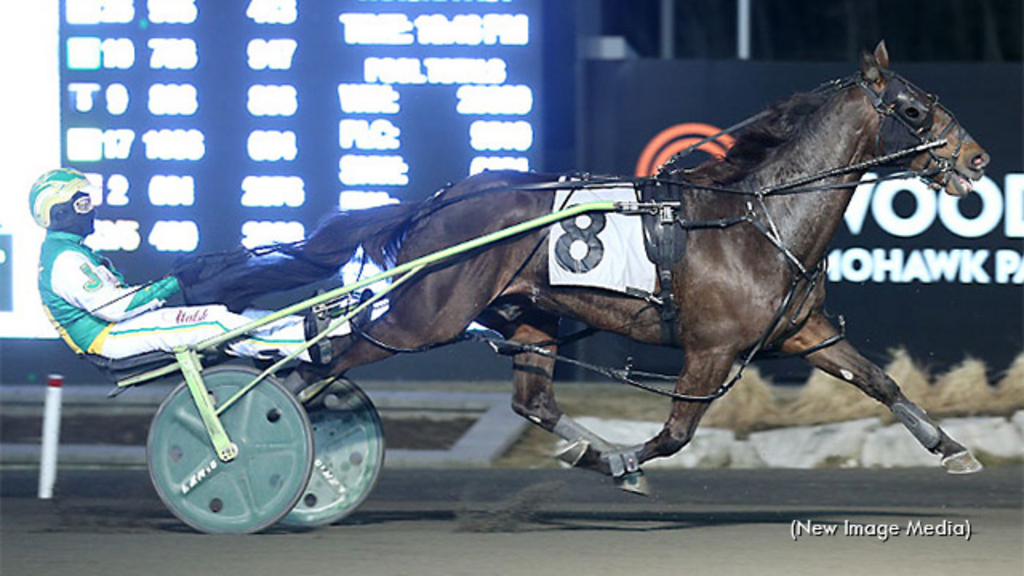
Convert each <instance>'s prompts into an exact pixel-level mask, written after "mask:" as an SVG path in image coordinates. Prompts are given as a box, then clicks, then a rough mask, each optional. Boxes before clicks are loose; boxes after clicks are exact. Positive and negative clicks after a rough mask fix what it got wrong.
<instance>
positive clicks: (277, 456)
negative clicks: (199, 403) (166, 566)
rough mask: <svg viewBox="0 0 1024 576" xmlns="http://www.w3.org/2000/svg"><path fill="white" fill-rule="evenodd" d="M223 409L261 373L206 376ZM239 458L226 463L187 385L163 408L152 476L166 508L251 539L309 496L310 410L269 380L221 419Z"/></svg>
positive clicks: (150, 455) (154, 436) (238, 370)
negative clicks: (209, 434)
mask: <svg viewBox="0 0 1024 576" xmlns="http://www.w3.org/2000/svg"><path fill="white" fill-rule="evenodd" d="M202 375H203V381H204V382H205V383H206V387H207V389H208V390H209V392H210V394H211V395H212V396H213V398H214V402H215V405H216V403H217V402H223V401H225V400H227V399H228V398H230V397H231V396H233V395H234V394H235V392H237V391H238V390H239V389H240V388H242V387H243V386H245V385H246V384H248V383H250V382H252V381H253V380H254V379H255V378H256V376H258V375H259V371H257V370H255V369H253V368H249V367H243V366H220V367H217V368H211V369H210V370H206V371H204V372H203V374H202ZM220 419H221V422H222V423H223V424H224V429H225V431H226V432H227V434H228V436H229V437H230V439H231V441H232V442H233V443H234V444H235V445H236V446H238V456H237V457H236V458H235V459H234V460H232V461H230V462H222V461H220V460H219V459H218V458H217V456H216V453H215V452H214V449H213V446H212V444H211V442H210V438H209V436H208V435H207V432H206V428H205V427H204V426H203V422H202V420H201V419H200V416H199V412H198V410H197V408H196V406H195V403H194V402H193V400H192V395H191V394H190V392H189V389H188V386H187V385H186V384H184V383H182V384H181V385H180V386H178V387H177V388H175V390H174V391H173V392H171V394H170V395H169V396H168V397H167V398H166V399H165V400H164V401H163V403H162V404H161V405H160V409H159V410H158V411H157V413H156V416H154V417H153V424H152V426H151V427H150V430H149V440H148V442H147V447H146V448H147V450H146V451H147V461H148V466H149V476H150V478H151V479H152V480H153V485H154V486H155V487H156V491H157V494H159V495H160V499H161V500H163V502H164V504H166V505H167V507H168V508H169V509H170V510H171V512H173V513H174V515H175V516H177V517H178V518H179V519H181V520H182V521H183V522H185V523H186V524H188V525H189V526H191V527H193V528H195V529H196V530H199V531H200V532H215V533H249V532H257V531H260V530H263V529H264V528H266V527H268V526H270V525H271V524H274V523H275V522H277V521H278V520H280V519H281V518H282V517H283V516H284V515H285V514H287V513H288V511H289V510H291V509H292V508H293V507H294V506H295V503H296V502H297V501H298V499H299V498H300V497H301V496H302V494H303V489H304V488H305V487H306V483H307V482H308V480H309V474H310V470H311V467H312V461H313V437H312V434H311V431H310V424H309V419H308V418H307V416H306V411H305V409H304V408H303V407H302V405H301V404H299V402H298V401H297V400H296V399H295V397H294V396H293V395H292V394H291V393H289V392H288V391H287V390H286V389H285V388H284V387H282V386H281V385H280V384H279V383H278V382H277V380H275V379H274V378H266V379H265V380H264V381H262V382H260V383H259V384H258V385H256V386H255V387H253V388H252V389H251V390H249V392H248V393H246V394H245V395H244V396H243V397H242V398H241V399H239V400H238V402H237V403H235V404H234V405H232V406H231V407H230V408H229V409H227V410H225V411H224V413H223V414H221V415H220Z"/></svg>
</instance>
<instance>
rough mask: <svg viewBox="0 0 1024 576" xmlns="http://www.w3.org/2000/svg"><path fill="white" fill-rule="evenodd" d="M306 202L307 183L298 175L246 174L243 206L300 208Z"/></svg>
mask: <svg viewBox="0 0 1024 576" xmlns="http://www.w3.org/2000/svg"><path fill="white" fill-rule="evenodd" d="M305 202H306V183H305V182H303V180H302V178H299V177H298V176H246V177H245V178H244V179H243V180H242V206H246V207H261V208H270V207H284V206H287V207H289V208H298V207H299V206H302V205H303V204H304V203H305Z"/></svg>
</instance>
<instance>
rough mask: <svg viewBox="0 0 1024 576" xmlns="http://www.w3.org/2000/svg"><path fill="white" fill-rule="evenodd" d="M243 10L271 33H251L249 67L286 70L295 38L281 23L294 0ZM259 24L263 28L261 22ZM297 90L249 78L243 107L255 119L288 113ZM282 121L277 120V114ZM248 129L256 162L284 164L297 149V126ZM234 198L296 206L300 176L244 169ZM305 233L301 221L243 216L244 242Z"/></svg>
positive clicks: (302, 192) (250, 204) (262, 2)
mask: <svg viewBox="0 0 1024 576" xmlns="http://www.w3.org/2000/svg"><path fill="white" fill-rule="evenodd" d="M245 15H246V17H247V18H249V19H250V20H251V21H253V22H254V23H256V24H259V25H261V27H262V26H267V27H268V28H267V31H268V33H271V34H273V35H274V36H275V37H274V38H252V39H250V40H249V41H248V43H247V44H246V45H245V55H246V63H247V65H248V67H249V69H250V70H253V71H257V72H260V71H288V70H291V68H292V64H293V62H294V59H295V54H296V52H297V51H298V48H299V42H298V41H296V40H295V39H293V38H283V37H280V36H282V35H284V33H283V32H282V30H287V28H283V29H282V28H281V27H282V26H288V25H291V24H295V22H296V21H297V20H298V17H299V9H298V2H297V1H296V0H250V1H249V3H248V5H247V7H246V11H245ZM261 29H262V28H261ZM299 102H300V93H299V89H298V88H297V87H296V85H295V84H292V83H287V84H284V83H282V84H270V83H256V84H251V85H250V86H248V88H247V89H246V91H245V109H246V111H247V112H248V113H249V116H251V117H253V118H256V119H263V118H274V117H276V118H281V119H290V118H292V117H294V116H295V115H296V114H297V113H298V111H299ZM278 122H281V120H278ZM275 127H277V128H285V129H276V128H275V129H270V127H269V126H262V127H259V128H256V129H254V130H250V131H249V134H248V136H247V137H246V141H245V148H246V153H247V155H248V157H249V160H250V161H252V162H254V163H258V164H269V165H271V166H282V167H283V166H287V164H282V163H286V162H293V161H295V160H296V159H297V158H298V157H299V154H300V152H301V151H300V150H299V145H298V142H299V140H298V136H297V132H296V130H294V129H287V126H284V127H282V126H281V124H280V123H278V124H275ZM241 192H242V193H241V197H240V201H239V204H240V205H241V206H242V207H243V208H244V209H259V208H263V209H265V208H300V207H302V206H303V205H304V204H305V203H306V184H305V181H304V180H303V179H302V178H301V177H299V176H295V175H287V174H279V175H247V176H244V177H243V178H242V180H241ZM304 237H305V227H304V226H303V225H302V223H301V222H296V221H291V220H246V221H245V222H244V223H243V224H242V244H243V245H244V246H246V247H248V248H253V247H256V246H264V245H268V244H274V243H278V242H296V241H299V240H302V239H303V238H304Z"/></svg>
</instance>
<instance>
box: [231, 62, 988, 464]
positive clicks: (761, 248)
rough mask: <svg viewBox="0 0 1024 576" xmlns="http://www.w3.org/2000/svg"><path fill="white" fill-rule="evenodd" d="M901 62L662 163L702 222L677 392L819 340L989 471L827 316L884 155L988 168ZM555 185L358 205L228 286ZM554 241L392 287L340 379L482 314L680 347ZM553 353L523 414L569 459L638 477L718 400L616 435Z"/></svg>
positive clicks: (692, 259)
mask: <svg viewBox="0 0 1024 576" xmlns="http://www.w3.org/2000/svg"><path fill="white" fill-rule="evenodd" d="M888 60H889V58H888V54H887V52H886V49H885V45H884V43H880V44H879V46H878V47H877V48H876V49H875V51H874V54H868V53H865V54H864V56H863V58H862V66H861V70H860V71H859V72H858V73H857V74H855V75H853V76H851V77H850V78H848V79H845V80H842V81H836V82H834V83H832V84H831V85H829V86H828V87H827V88H826V89H824V90H818V91H815V92H813V93H807V94H798V95H796V96H794V97H792V98H790V99H788V100H786V101H784V102H781V103H779V104H777V105H775V106H774V107H772V108H771V109H770V110H769V111H768V112H767V114H766V115H765V116H764V117H762V118H761V119H760V120H759V121H758V122H756V123H755V124H753V125H751V126H750V127H749V128H747V129H745V130H744V132H742V133H741V134H740V135H739V137H738V139H737V142H736V144H735V145H734V146H733V147H732V149H731V150H730V151H729V153H728V155H727V156H726V157H725V159H724V160H722V161H719V162H712V163H709V164H705V165H703V166H700V167H697V168H696V169H692V170H682V169H674V168H669V169H667V170H665V171H664V172H663V173H662V174H661V176H660V179H661V180H662V181H664V182H673V183H675V184H677V186H675V187H674V189H675V190H676V192H675V194H676V196H675V198H674V199H675V200H676V201H678V202H681V208H680V210H679V212H678V213H677V214H676V222H677V223H679V224H680V225H682V226H684V227H688V228H689V232H688V248H687V250H686V252H685V256H684V257H683V258H682V259H681V260H680V261H679V262H678V263H677V264H676V265H675V266H674V267H673V268H672V270H671V294H672V296H673V297H674V301H675V305H676V306H677V307H678V317H677V320H676V321H675V322H674V323H673V325H672V326H673V329H674V330H675V332H676V333H675V334H674V335H673V336H674V337H675V338H674V339H675V340H677V341H678V348H677V351H676V352H672V353H677V354H678V353H683V352H685V369H684V370H683V372H682V373H681V374H680V375H679V376H678V380H677V382H676V384H675V388H674V390H675V392H676V393H677V394H680V395H690V396H703V397H709V396H714V395H715V394H716V392H718V391H720V390H721V387H722V385H723V382H725V381H726V379H727V377H728V375H729V372H730V368H731V366H733V364H734V362H736V360H737V358H745V357H746V356H747V353H748V352H749V351H751V350H760V349H767V348H771V349H775V350H779V351H782V352H787V353H801V352H804V353H807V354H806V355H805V358H806V360H807V361H808V362H809V363H810V364H812V365H813V366H815V367H817V368H820V369H822V370H824V371H825V372H827V373H829V374H831V375H833V376H836V377H838V378H841V379H843V380H845V381H847V382H849V383H851V384H852V385H854V386H857V387H858V388H860V389H861V390H863V391H864V393H866V394H868V395H869V396H871V397H872V398H875V399H876V400H878V401H879V402H882V403H883V404H885V405H886V406H888V407H889V408H890V409H891V410H892V411H893V413H894V414H895V415H896V416H897V417H898V418H899V419H900V420H901V421H902V422H903V423H904V424H905V425H906V426H907V428H908V429H909V430H910V431H911V433H912V434H913V435H914V436H915V437H916V438H917V439H918V440H919V441H920V442H921V444H922V445H924V447H925V448H926V449H928V450H930V451H932V452H933V453H936V454H938V455H940V456H941V457H942V463H943V465H944V466H945V467H946V468H947V469H948V470H949V471H950V472H973V471H975V470H977V469H979V468H980V465H979V464H978V463H977V461H976V460H975V459H974V457H973V456H972V455H971V454H970V452H969V451H967V450H966V449H965V448H964V447H963V446H962V445H960V444H959V443H957V442H956V441H954V440H953V439H951V438H950V437H949V436H947V435H946V434H945V433H944V432H943V431H942V430H941V429H940V428H939V427H938V426H937V425H936V424H935V423H934V422H932V421H931V420H930V419H929V418H928V417H927V416H926V415H925V414H924V412H923V411H922V410H921V409H920V408H918V407H917V406H916V405H915V404H914V403H912V402H911V401H910V400H908V399H907V398H906V397H905V396H904V395H903V393H902V392H901V391H900V389H899V387H898V386H897V385H896V383H895V382H893V380H892V379H890V378H889V377H888V376H887V375H886V374H885V373H884V372H883V371H882V370H881V369H880V368H879V367H878V366H876V365H875V364H873V363H872V362H870V361H868V360H867V359H865V358H864V357H863V356H861V355H860V354H859V353H858V352H857V351H856V350H855V349H854V348H853V346H851V345H850V344H849V343H847V342H846V341H843V340H841V339H840V338H838V334H837V330H836V328H835V327H834V326H833V325H832V323H831V322H829V320H827V319H826V318H825V316H824V315H823V313H822V310H823V303H824V296H825V291H824V286H823V282H821V281H819V280H820V277H819V275H818V273H817V272H816V271H818V270H819V269H820V263H821V262H822V259H823V256H824V255H825V253H826V248H827V247H828V244H829V242H830V241H831V239H832V237H833V236H834V234H835V233H836V230H837V228H838V227H839V224H840V222H841V220H842V217H843V212H844V210H845V209H846V206H847V204H848V202H849V200H850V197H851V196H852V194H853V188H854V186H855V185H856V183H857V182H858V181H859V179H860V177H861V176H862V174H863V173H864V172H865V170H866V167H868V166H870V165H871V162H872V161H873V160H875V159H878V158H880V157H881V158H882V159H883V160H886V159H891V161H890V162H887V163H889V164H897V165H900V166H902V167H903V168H906V169H908V170H910V171H912V172H914V173H916V174H917V175H918V176H920V177H922V178H925V179H926V180H927V181H928V182H930V183H931V184H932V185H933V187H935V188H944V189H945V190H946V191H947V192H948V193H950V194H954V195H963V194H966V193H967V192H969V191H970V190H971V180H977V179H978V178H980V177H981V175H982V172H983V170H984V168H985V166H986V165H987V164H988V155H987V154H986V153H985V151H984V150H983V149H982V148H981V147H980V146H979V145H978V144H977V143H976V142H975V141H974V140H973V139H972V138H971V137H970V135H969V134H968V133H967V132H966V131H965V130H964V129H963V128H962V127H960V125H959V124H957V122H956V120H955V118H954V117H953V115H952V114H951V113H950V112H949V111H948V110H947V109H946V108H944V107H942V106H940V105H938V104H937V102H936V100H935V98H934V97H932V96H931V95H929V94H927V93H925V92H922V91H920V90H918V89H917V88H916V87H914V86H913V85H912V84H910V83H908V82H907V81H905V80H904V79H903V78H902V77H900V76H899V75H896V74H894V73H892V72H890V71H889V69H888V68H889V66H888V64H889V62H888ZM943 139H944V140H945V143H942V142H941V140H943ZM929 143H931V147H930V148H929V147H928V146H927V144H929ZM921 144H926V146H920V145H921ZM915 147H916V148H915ZM910 151H913V152H912V153H911V152H910ZM893 153H895V154H893ZM886 155H889V156H886ZM554 180H555V178H554V177H549V176H544V175H536V174H523V173H510V172H501V173H485V174H481V175H477V176H474V177H471V178H469V179H467V180H465V181H463V182H460V183H458V184H456V185H454V186H451V187H449V188H447V189H445V190H444V191H442V192H440V193H439V194H437V195H436V196H434V197H433V198H431V199H429V200H427V201H425V202H424V203H421V204H413V205H409V204H402V205H393V206H384V207H380V208H376V209H370V210H365V211H354V212H343V213H341V214H338V215H336V216H334V217H332V218H331V219H329V220H327V221H326V222H325V223H324V224H322V225H321V226H320V227H319V228H318V229H317V230H316V231H315V232H314V233H313V234H312V235H311V236H310V238H309V239H308V240H307V241H306V242H305V244H304V245H302V246H301V247H300V248H296V249H294V250H292V251H291V254H290V256H288V257H284V258H277V259H276V260H274V262H273V263H265V264H266V265H265V266H263V269H262V270H261V271H259V273H258V274H257V273H256V272H254V271H253V270H250V271H249V272H253V274H255V275H249V276H246V281H245V282H244V285H241V284H236V285H235V286H234V287H233V288H231V289H230V290H229V292H230V293H231V297H233V298H235V299H236V300H235V302H245V301H247V300H248V299H250V298H252V297H255V296H257V295H258V294H259V293H261V292H267V291H271V290H275V289H280V288H288V287H292V286H295V285H297V284H300V283H302V282H306V281H311V280H316V279H320V278H323V277H326V276H327V275H329V274H333V273H335V272H336V270H337V267H338V266H340V265H341V264H343V263H344V262H346V261H347V260H348V259H349V258H351V257H352V254H353V252H354V251H355V250H356V249H357V248H359V247H362V249H363V250H364V253H365V254H366V255H367V256H369V257H370V258H372V259H374V260H376V261H378V262H381V263H386V264H391V265H394V264H400V263H403V262H408V261H410V260H412V259H415V258H418V257H420V256H423V255H426V254H430V253H433V252H436V251H438V250H441V249H443V248H447V247H449V246H452V245H454V244H456V243H459V242H462V241H465V240H468V239H472V238H475V237H478V236H481V235H483V234H486V233H490V232H493V231H496V230H500V229H503V228H507V227H510V226H512V225H515V224H518V223H520V222H523V221H525V220H528V219H531V218H534V217H537V216H540V215H543V214H546V213H550V211H551V210H552V203H553V196H554V193H553V192H552V191H551V190H550V189H545V185H547V184H550V183H551V182H553V181H554ZM794 183H796V184H794ZM693 223H704V224H702V225H694V224H693ZM547 238H548V231H547V230H546V229H539V230H534V231H532V232H527V233H524V234H522V235H519V236H517V237H514V238H512V239H509V240H506V241H503V242H501V243H498V244H495V245H491V246H488V247H486V248H483V249H479V250H476V251H473V252H470V253H468V254H465V255H463V256H461V257H458V258H456V259H454V260H451V261H446V262H444V263H441V264H438V265H435V266H433V267H432V268H431V269H429V270H428V273H425V274H422V275H421V276H419V277H418V278H417V279H415V280H413V281H411V282H409V283H407V284H404V285H403V286H401V287H400V288H398V289H397V290H396V291H395V292H394V293H393V294H391V295H390V296H389V299H390V310H389V311H388V313H387V314H386V315H384V316H383V317H382V318H381V319H379V320H378V321H376V322H374V323H372V324H370V325H367V326H366V327H365V331H366V333H367V334H369V335H370V336H371V338H361V337H358V336H348V337H344V338H337V339H334V340H333V350H334V353H335V360H334V362H333V364H332V365H331V367H330V371H331V373H332V374H335V375H340V374H343V373H345V372H346V371H347V370H349V369H350V368H353V367H355V366H360V365H363V364H367V363H370V362H376V361H378V360H382V359H384V358H386V357H388V356H390V355H392V354H393V353H394V350H395V349H398V348H402V349H411V348H417V347H421V346H424V345H429V344H432V343H442V342H446V341H449V340H452V339H454V338H455V337H456V336H458V335H459V334H460V333H462V332H463V331H464V330H465V329H466V327H467V326H468V325H469V324H470V323H471V322H473V321H474V320H476V321H479V322H481V323H483V324H485V325H486V326H488V327H490V328H493V329H494V330H496V331H498V332H500V333H501V334H502V335H504V336H505V338H507V339H509V340H511V341H514V342H518V343H526V344H540V345H541V347H543V348H544V349H545V350H547V351H549V352H554V351H555V348H556V344H554V343H553V342H554V341H555V339H556V338H557V337H558V326H559V319H560V318H573V319H576V320H578V321H580V322H583V323H585V324H587V325H589V326H591V327H594V328H597V329H600V330H607V331H610V332H615V333H619V334H623V335H626V336H628V337H630V338H633V339H635V340H638V341H640V342H645V343H654V344H663V343H664V342H665V340H664V337H663V330H662V327H663V317H662V314H660V313H659V310H658V309H657V307H652V306H650V305H649V303H648V302H646V301H644V300H641V299H638V298H630V297H627V296H624V295H622V294H618V293H612V292H606V291H602V290H598V289H589V288H578V287H560V286H559V287H553V286H551V285H550V283H549V281H548V259H547V257H546V253H547V249H546V243H547ZM250 268H253V266H250ZM219 296H226V295H219ZM220 299H221V300H224V299H226V298H220ZM381 343H385V344H386V346H382V345H381ZM822 343H832V345H829V346H824V347H822V346H819V345H821V344H822ZM679 348H681V351H679ZM667 353H668V352H667ZM554 363H555V359H553V358H552V357H551V356H550V355H544V354H538V353H531V352H525V353H519V354H517V355H515V356H514V360H513V366H514V371H515V392H514V397H513V407H514V409H515V411H516V412H517V413H519V414H521V415H522V416H523V417H525V418H527V419H529V420H530V421H531V422H533V423H535V424H537V425H539V426H541V427H542V428H544V429H545V430H548V431H552V432H554V433H556V434H558V435H559V436H561V437H563V438H565V439H566V440H568V441H569V442H570V447H569V449H567V450H566V452H565V453H564V454H563V455H562V457H563V458H564V459H566V460H568V461H570V462H572V463H573V464H575V465H577V466H580V467H584V468H589V469H593V470H598V471H600V472H603V473H605V474H611V475H613V476H615V477H617V478H618V479H619V480H625V483H626V484H630V482H634V483H635V481H636V480H638V478H637V477H638V474H639V471H638V466H639V465H640V464H641V463H643V462H645V461H647V460H650V459H652V458H658V457H662V456H669V455H671V454H674V453H675V452H677V451H679V450H680V449H681V448H682V447H683V446H685V445H686V444H687V442H689V441H690V439H691V438H692V437H693V434H694V431H695V430H696V428H697V424H698V422H699V421H700V418H701V416H702V415H703V414H704V411H705V410H706V409H707V408H708V405H709V402H708V401H686V400H681V399H676V400H674V401H673V404H672V409H671V414H670V416H669V418H668V421H667V422H666V423H665V426H664V428H663V429H662V430H661V432H660V433H659V434H658V435H657V436H655V437H653V438H651V439H650V440H648V441H647V442H646V443H645V444H643V445H639V446H634V447H620V446H613V445H611V444H609V443H608V442H605V441H604V440H602V439H601V438H599V437H597V436H596V435H595V434H593V433H592V432H590V431H588V430H586V429H584V428H582V427H581V426H579V425H578V424H577V423H575V422H574V421H573V420H571V419H570V418H568V417H567V416H566V415H565V414H563V413H562V411H561V409H559V407H558V405H557V404H556V402H555V394H554V391H553V387H552V371H553V368H554Z"/></svg>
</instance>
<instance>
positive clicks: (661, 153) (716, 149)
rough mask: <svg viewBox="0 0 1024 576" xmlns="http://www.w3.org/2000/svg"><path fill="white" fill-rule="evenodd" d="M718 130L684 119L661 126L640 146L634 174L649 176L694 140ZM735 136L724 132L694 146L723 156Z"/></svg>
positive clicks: (716, 155) (718, 130) (703, 137)
mask: <svg viewBox="0 0 1024 576" xmlns="http://www.w3.org/2000/svg"><path fill="white" fill-rule="evenodd" d="M721 131H722V129H721V128H718V127H716V126H712V125H711V124H702V123H700V122H686V123H683V124H676V125H675V126H670V127H668V128H665V129H664V130H662V131H661V132H658V135H657V136H655V137H654V138H651V140H650V141H649V142H648V143H647V145H646V146H644V151H643V152H641V153H640V158H639V159H638V160H637V161H636V175H637V176H640V177H646V176H653V175H654V173H655V172H657V170H658V167H659V166H661V165H662V164H664V163H665V162H668V160H669V158H671V157H672V156H674V155H676V154H678V153H679V152H682V151H683V150H686V149H687V148H689V147H690V146H693V145H694V144H696V143H697V142H700V141H701V140H703V139H705V138H707V137H708V136H713V135H715V134H718V133H719V132H721ZM735 141H736V139H735V138H733V137H732V136H730V135H728V134H722V135H721V136H718V137H717V138H714V139H712V140H708V141H707V142H705V143H703V144H701V145H700V146H698V147H697V150H701V151H703V152H706V153H707V154H710V155H711V156H713V157H715V158H724V157H725V153H726V152H727V151H728V150H729V148H730V147H731V146H732V144H733V142H735Z"/></svg>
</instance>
